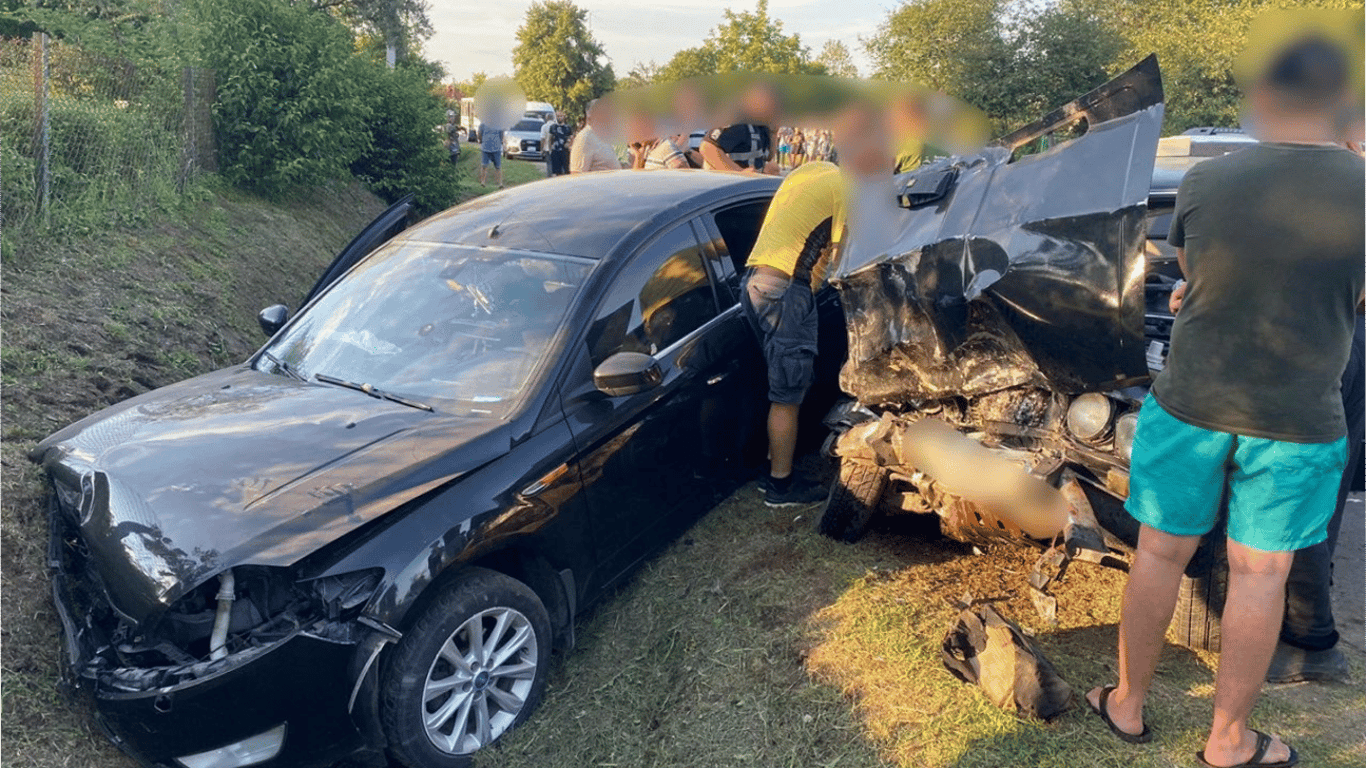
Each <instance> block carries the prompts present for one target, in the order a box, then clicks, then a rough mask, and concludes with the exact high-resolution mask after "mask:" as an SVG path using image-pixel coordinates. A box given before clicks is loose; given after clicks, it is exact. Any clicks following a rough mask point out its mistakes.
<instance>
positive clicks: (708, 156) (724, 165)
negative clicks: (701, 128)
mask: <svg viewBox="0 0 1366 768" xmlns="http://www.w3.org/2000/svg"><path fill="white" fill-rule="evenodd" d="M701 152H702V167H703V168H706V169H707V170H711V171H733V172H735V173H744V172H745V171H746V170H748V169H746V168H741V167H740V164H739V163H737V162H735V161H734V160H732V159H730V155H728V154H726V153H725V152H724V151H722V150H721V147H719V146H717V145H716V143H715V142H712V141H707V140H706V139H703V140H702V149H701Z"/></svg>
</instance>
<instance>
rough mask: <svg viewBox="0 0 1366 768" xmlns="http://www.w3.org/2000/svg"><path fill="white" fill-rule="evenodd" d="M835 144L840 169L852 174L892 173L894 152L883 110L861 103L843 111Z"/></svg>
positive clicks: (874, 174) (836, 132)
mask: <svg viewBox="0 0 1366 768" xmlns="http://www.w3.org/2000/svg"><path fill="white" fill-rule="evenodd" d="M834 143H835V146H836V147H838V148H839V153H840V166H841V167H843V168H845V169H846V170H848V171H850V172H852V173H853V174H855V175H857V176H886V175H888V174H889V173H891V168H892V163H893V160H894V157H895V153H893V152H892V149H891V137H890V133H889V131H888V126H887V120H886V114H885V112H884V111H883V110H881V109H878V108H876V107H874V106H872V105H869V104H859V105H854V106H851V107H849V108H848V109H846V110H844V111H843V112H841V113H840V114H839V115H838V116H837V119H836V122H835V132H834Z"/></svg>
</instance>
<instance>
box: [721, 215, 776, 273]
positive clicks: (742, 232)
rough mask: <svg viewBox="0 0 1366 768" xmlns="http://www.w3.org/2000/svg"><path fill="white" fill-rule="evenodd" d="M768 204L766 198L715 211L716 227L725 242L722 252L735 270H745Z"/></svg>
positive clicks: (762, 224)
mask: <svg viewBox="0 0 1366 768" xmlns="http://www.w3.org/2000/svg"><path fill="white" fill-rule="evenodd" d="M768 204H769V201H768V200H756V201H754V202H751V203H742V204H740V205H735V206H731V207H730V208H725V209H723V210H720V211H717V212H716V214H715V216H714V217H713V218H714V219H715V220H716V228H717V229H718V230H720V231H721V240H722V241H723V242H724V244H725V249H724V252H725V253H728V254H729V255H730V258H731V260H732V261H734V263H735V271H736V272H740V273H742V272H744V271H745V262H746V261H749V252H750V251H752V250H754V243H755V241H757V240H758V239H759V230H760V229H761V228H762V227H763V226H764V214H766V213H768ZM718 250H721V249H720V248H718Z"/></svg>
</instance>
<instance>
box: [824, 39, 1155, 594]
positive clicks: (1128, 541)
mask: <svg viewBox="0 0 1366 768" xmlns="http://www.w3.org/2000/svg"><path fill="white" fill-rule="evenodd" d="M1162 115H1163V94H1162V82H1161V76H1160V73H1159V71H1158V67H1157V61H1156V58H1155V57H1149V58H1148V59H1146V60H1144V61H1143V62H1141V63H1140V64H1139V65H1138V66H1136V67H1134V68H1133V69H1132V70H1130V71H1128V72H1126V73H1125V74H1123V75H1121V76H1119V77H1118V78H1116V79H1115V80H1113V81H1111V82H1109V83H1107V84H1105V85H1104V86H1102V87H1100V88H1098V89H1096V90H1095V91H1092V92H1091V93H1088V94H1086V95H1085V96H1082V97H1081V98H1079V99H1077V100H1076V101H1073V102H1072V103H1070V104H1067V105H1066V106H1064V107H1062V108H1060V109H1058V110H1056V111H1054V112H1053V113H1051V114H1049V115H1048V116H1046V117H1044V118H1043V119H1041V120H1040V121H1038V122H1037V123H1034V124H1032V125H1029V126H1026V127H1024V128H1022V129H1020V130H1018V131H1016V132H1014V133H1012V134H1010V135H1008V136H1005V137H1004V138H1002V139H1000V140H998V141H997V142H996V143H994V144H993V145H991V146H988V147H987V148H985V149H984V150H982V151H981V152H980V153H978V154H976V155H972V156H966V157H952V158H948V159H944V160H940V161H938V162H936V163H934V164H931V165H927V166H924V167H922V168H920V169H918V170H916V171H913V172H911V173H907V174H903V175H901V176H898V177H897V178H896V183H897V188H898V191H899V203H900V206H899V208H897V209H895V210H894V213H893V215H892V220H891V221H890V222H889V224H888V226H890V227H891V229H892V233H894V237H892V238H890V239H888V240H887V241H886V242H890V243H892V245H890V246H888V247H886V248H883V249H866V248H865V249H864V250H863V251H862V252H860V251H859V249H857V248H856V247H851V250H850V251H849V252H848V253H847V254H846V257H845V259H844V260H843V261H842V263H840V264H839V265H838V268H837V270H836V274H835V277H834V279H833V282H834V284H835V287H836V288H837V289H838V291H839V293H840V297H841V300H842V302H843V304H844V308H845V313H846V316H847V318H848V338H849V357H848V360H847V361H846V362H845V364H844V367H843V369H842V371H841V374H840V386H841V389H843V390H844V391H845V392H846V393H848V394H850V395H852V396H853V397H854V398H855V399H856V402H846V403H844V404H843V405H842V406H840V407H838V408H837V409H836V411H835V412H833V413H832V414H831V417H830V419H829V422H830V424H831V426H832V427H834V428H835V431H836V434H835V435H834V436H833V438H832V439H833V444H832V445H831V450H832V452H833V453H834V454H835V455H836V456H838V457H839V458H840V459H841V468H840V481H839V483H838V484H837V485H836V487H835V489H834V491H833V492H832V494H831V500H830V502H829V506H828V508H827V510H826V513H825V518H824V519H823V521H822V530H823V531H824V532H825V533H827V534H829V535H833V536H835V537H837V538H843V539H845V540H853V539H855V538H857V537H858V535H860V534H861V532H862V530H863V528H864V527H865V526H866V525H867V523H868V521H869V519H870V518H871V516H872V515H873V514H874V513H875V512H876V511H877V510H878V509H880V508H884V509H892V510H902V511H908V512H918V513H936V514H938V515H939V517H940V518H941V527H942V528H943V530H944V532H945V533H946V534H948V535H949V536H951V537H953V538H955V539H958V540H961V541H965V542H970V543H989V542H992V541H999V540H1002V539H1007V540H1013V541H1017V542H1031V543H1033V544H1035V545H1037V546H1039V547H1040V548H1042V549H1044V550H1046V552H1045V556H1044V558H1043V559H1042V560H1041V562H1040V568H1039V569H1037V570H1036V573H1035V575H1034V577H1033V579H1032V582H1033V583H1034V584H1035V586H1036V587H1037V588H1038V592H1039V594H1040V595H1041V596H1043V597H1046V595H1045V593H1044V590H1045V588H1046V586H1047V583H1048V581H1049V580H1050V577H1048V576H1045V575H1043V573H1044V571H1045V570H1047V569H1046V568H1044V566H1047V565H1051V566H1053V568H1054V569H1055V570H1056V569H1061V568H1063V567H1065V564H1066V562H1067V561H1068V560H1069V559H1073V558H1079V559H1085V560H1089V561H1092V562H1104V563H1107V564H1113V565H1118V566H1120V567H1123V563H1124V560H1123V557H1122V556H1123V555H1124V554H1125V553H1127V552H1128V551H1130V550H1131V547H1132V546H1133V544H1134V541H1135V539H1136V535H1137V525H1136V523H1134V521H1133V520H1132V519H1131V518H1129V517H1128V515H1127V514H1126V513H1125V512H1124V511H1123V508H1122V501H1123V499H1124V498H1126V497H1127V495H1128V459H1129V455H1128V452H1129V448H1130V444H1131V442H1132V437H1133V430H1134V425H1135V423H1136V421H1137V413H1136V412H1137V408H1138V405H1139V403H1140V402H1141V399H1142V397H1143V395H1144V394H1146V387H1145V386H1144V385H1146V383H1147V381H1148V380H1149V375H1150V374H1149V366H1148V360H1147V356H1146V354H1145V349H1146V346H1147V345H1146V341H1145V339H1144V308H1145V303H1144V290H1145V279H1144V278H1145V257H1144V246H1145V237H1146V229H1147V224H1146V213H1147V200H1148V195H1149V189H1150V182H1151V178H1152V172H1153V165H1154V159H1155V156H1156V152H1157V141H1158V137H1159V134H1160V131H1161V127H1162ZM1059 137H1068V138H1067V139H1066V140H1065V141H1061V142H1056V143H1055V142H1053V141H1051V140H1053V139H1056V138H1059ZM1050 143H1051V144H1052V146H1051V147H1049V146H1048V145H1049V144H1050ZM1040 145H1042V146H1045V147H1047V148H1045V149H1043V151H1040V152H1037V153H1035V154H1024V152H1023V150H1025V149H1027V148H1028V149H1033V148H1037V147H1039V146H1040ZM857 238H858V233H857V231H855V232H854V233H853V235H852V237H851V242H855V243H856V240H857ZM1022 470H1023V471H1022ZM1117 556H1118V557H1117ZM1053 578H1056V576H1054V577H1053ZM1043 608H1044V606H1041V610H1042V609H1043ZM1047 612H1048V611H1046V610H1045V613H1047Z"/></svg>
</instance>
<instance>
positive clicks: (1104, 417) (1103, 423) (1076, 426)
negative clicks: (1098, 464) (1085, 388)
mask: <svg viewBox="0 0 1366 768" xmlns="http://www.w3.org/2000/svg"><path fill="white" fill-rule="evenodd" d="M1114 414H1115V404H1114V402H1112V401H1111V400H1110V398H1108V397H1106V396H1105V395H1102V394H1100V393H1099V392H1087V393H1086V394H1084V395H1081V396H1080V397H1078V398H1077V399H1075V400H1073V401H1072V404H1071V405H1069V406H1068V407H1067V431H1068V432H1071V433H1072V434H1073V435H1074V436H1076V437H1077V438H1078V439H1080V440H1085V441H1088V442H1090V441H1092V440H1098V439H1100V438H1101V437H1104V436H1105V431H1106V430H1107V429H1109V428H1110V418H1111V417H1112V416H1114Z"/></svg>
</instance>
